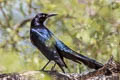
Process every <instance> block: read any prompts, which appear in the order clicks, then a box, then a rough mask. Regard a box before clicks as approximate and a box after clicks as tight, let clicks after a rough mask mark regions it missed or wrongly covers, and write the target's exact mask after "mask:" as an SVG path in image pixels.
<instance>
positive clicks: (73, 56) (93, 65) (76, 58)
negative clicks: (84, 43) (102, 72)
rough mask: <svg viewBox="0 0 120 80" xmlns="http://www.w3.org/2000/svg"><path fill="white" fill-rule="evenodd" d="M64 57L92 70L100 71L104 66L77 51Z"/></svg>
mask: <svg viewBox="0 0 120 80" xmlns="http://www.w3.org/2000/svg"><path fill="white" fill-rule="evenodd" d="M63 55H65V56H64V57H66V58H68V59H70V60H72V61H75V62H77V63H80V62H82V63H83V64H84V65H86V66H88V67H89V68H92V69H99V68H101V67H103V64H101V63H99V62H97V61H96V60H94V59H91V58H88V57H86V56H83V55H82V54H79V53H77V52H75V51H73V52H72V53H68V54H66V53H65V54H64V53H63Z"/></svg>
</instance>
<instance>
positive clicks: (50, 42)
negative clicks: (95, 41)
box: [30, 13, 103, 72]
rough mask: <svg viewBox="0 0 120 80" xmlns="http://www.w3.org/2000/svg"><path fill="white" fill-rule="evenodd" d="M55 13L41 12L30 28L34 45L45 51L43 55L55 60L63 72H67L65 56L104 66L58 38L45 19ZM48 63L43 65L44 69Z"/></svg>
mask: <svg viewBox="0 0 120 80" xmlns="http://www.w3.org/2000/svg"><path fill="white" fill-rule="evenodd" d="M55 15H56V14H46V13H39V14H37V15H36V16H35V17H34V18H33V20H32V22H31V28H30V39H31V41H32V43H33V45H35V46H36V47H37V48H38V49H39V50H40V51H41V52H42V53H43V55H44V56H45V57H47V59H48V60H49V62H50V61H51V60H53V61H55V63H56V64H58V66H59V67H60V68H61V69H62V71H63V72H65V71H64V69H63V67H66V68H67V65H66V64H65V62H64V59H63V58H67V59H70V60H72V61H74V62H77V63H80V62H82V63H84V64H85V65H87V66H88V67H89V68H93V69H99V68H101V67H102V66H103V65H102V64H101V63H99V62H96V61H95V60H93V59H90V58H88V57H86V56H83V55H81V54H79V53H77V52H75V51H73V50H72V49H70V48H69V47H68V46H67V45H65V44H64V43H63V42H62V41H60V40H59V39H57V38H56V37H55V36H54V34H53V33H52V32H51V31H50V30H49V29H48V28H47V27H46V26H45V25H44V21H45V20H46V19H47V18H48V17H51V16H55ZM49 62H48V64H49ZM48 64H47V65H48ZM47 65H45V66H44V67H43V70H44V68H45V67H46V66H47Z"/></svg>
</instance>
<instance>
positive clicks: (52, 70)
mask: <svg viewBox="0 0 120 80" xmlns="http://www.w3.org/2000/svg"><path fill="white" fill-rule="evenodd" d="M55 66H56V63H55V64H54V65H53V66H52V68H51V71H53V70H54V68H55Z"/></svg>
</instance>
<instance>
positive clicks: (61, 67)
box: [57, 63, 65, 73]
mask: <svg viewBox="0 0 120 80" xmlns="http://www.w3.org/2000/svg"><path fill="white" fill-rule="evenodd" d="M57 64H58V66H59V67H60V69H61V70H62V72H63V73H65V71H64V69H63V67H62V66H61V65H60V64H59V63H57Z"/></svg>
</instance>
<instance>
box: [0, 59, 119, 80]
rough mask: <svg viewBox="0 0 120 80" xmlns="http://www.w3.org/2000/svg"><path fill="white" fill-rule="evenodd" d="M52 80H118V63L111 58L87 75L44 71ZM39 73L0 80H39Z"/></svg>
mask: <svg viewBox="0 0 120 80" xmlns="http://www.w3.org/2000/svg"><path fill="white" fill-rule="evenodd" d="M44 73H46V74H48V75H50V76H51V77H52V80H119V79H120V78H119V77H120V62H116V61H114V60H113V58H112V57H111V58H110V60H109V61H108V62H107V63H106V64H105V65H104V66H103V67H102V68H100V69H99V70H96V71H93V72H88V73H82V74H78V73H72V74H70V73H65V74H64V73H61V72H57V71H44ZM40 74H41V72H40V71H28V72H24V73H8V74H0V80H40V77H38V76H36V75H40Z"/></svg>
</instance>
